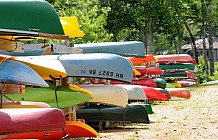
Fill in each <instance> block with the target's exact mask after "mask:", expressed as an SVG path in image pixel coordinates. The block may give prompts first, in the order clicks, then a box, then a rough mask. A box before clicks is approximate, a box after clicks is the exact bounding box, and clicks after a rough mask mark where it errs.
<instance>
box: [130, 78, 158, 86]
mask: <svg viewBox="0 0 218 140" xmlns="http://www.w3.org/2000/svg"><path fill="white" fill-rule="evenodd" d="M131 84H133V85H141V86H148V87H157V85H156V82H155V81H154V79H152V78H145V79H144V78H142V79H133V80H132V82H131Z"/></svg>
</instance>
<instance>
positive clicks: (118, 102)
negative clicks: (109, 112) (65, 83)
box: [78, 84, 128, 107]
mask: <svg viewBox="0 0 218 140" xmlns="http://www.w3.org/2000/svg"><path fill="white" fill-rule="evenodd" d="M78 86H79V87H81V88H83V89H86V90H88V91H90V92H91V93H92V97H93V98H92V99H91V100H89V101H87V102H89V103H98V104H107V105H113V106H120V107H125V106H126V105H127V103H128V93H127V91H126V90H125V89H124V88H122V87H117V86H114V85H85V84H84V85H82V84H81V85H78Z"/></svg>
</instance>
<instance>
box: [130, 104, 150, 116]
mask: <svg viewBox="0 0 218 140" xmlns="http://www.w3.org/2000/svg"><path fill="white" fill-rule="evenodd" d="M133 104H136V105H137V104H139V105H143V106H144V107H145V108H146V111H147V113H148V114H154V111H153V109H152V107H151V104H146V103H138V102H133V103H131V105H133Z"/></svg>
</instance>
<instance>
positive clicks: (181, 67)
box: [159, 63, 196, 71]
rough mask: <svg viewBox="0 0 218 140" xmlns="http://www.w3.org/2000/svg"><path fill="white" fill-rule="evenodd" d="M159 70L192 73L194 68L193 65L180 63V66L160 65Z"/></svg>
mask: <svg viewBox="0 0 218 140" xmlns="http://www.w3.org/2000/svg"><path fill="white" fill-rule="evenodd" d="M159 68H161V69H162V70H166V69H180V70H190V71H194V70H195V69H196V66H195V65H194V64H193V63H182V64H160V65H159Z"/></svg>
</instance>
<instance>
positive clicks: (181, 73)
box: [161, 71, 188, 78]
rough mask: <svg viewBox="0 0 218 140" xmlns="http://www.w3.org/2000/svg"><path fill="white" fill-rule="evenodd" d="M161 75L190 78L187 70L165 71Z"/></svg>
mask: <svg viewBox="0 0 218 140" xmlns="http://www.w3.org/2000/svg"><path fill="white" fill-rule="evenodd" d="M161 76H163V77H164V78H188V76H187V72H186V71H174V72H166V71H165V72H164V73H163V74H162V75H161Z"/></svg>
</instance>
